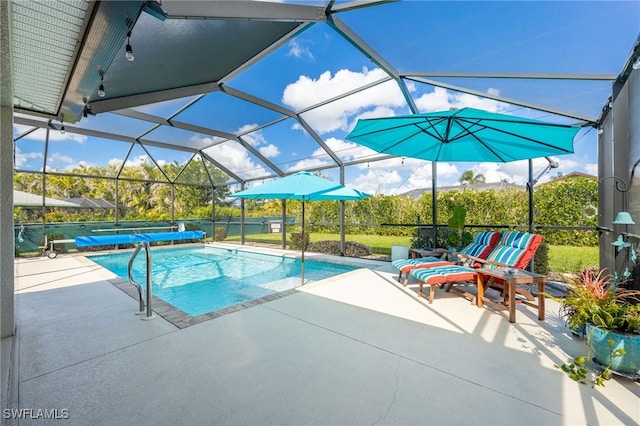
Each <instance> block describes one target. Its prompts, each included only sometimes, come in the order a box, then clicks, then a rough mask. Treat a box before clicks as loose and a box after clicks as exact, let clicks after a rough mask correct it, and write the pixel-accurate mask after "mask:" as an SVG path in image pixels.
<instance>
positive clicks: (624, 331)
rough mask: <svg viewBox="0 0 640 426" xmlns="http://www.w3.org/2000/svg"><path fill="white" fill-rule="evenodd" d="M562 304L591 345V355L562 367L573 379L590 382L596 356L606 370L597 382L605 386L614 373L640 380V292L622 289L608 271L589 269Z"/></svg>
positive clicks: (571, 325)
mask: <svg viewBox="0 0 640 426" xmlns="http://www.w3.org/2000/svg"><path fill="white" fill-rule="evenodd" d="M569 281H570V282H571V288H570V290H569V292H568V293H567V295H566V296H565V297H564V298H563V299H558V298H556V297H553V296H551V297H552V298H553V299H555V300H557V301H558V302H559V303H560V304H561V314H562V315H563V316H564V317H565V318H566V321H567V324H568V325H569V328H570V329H571V330H572V332H573V333H574V334H577V335H581V336H582V337H584V338H585V339H586V342H587V347H588V350H587V355H586V357H584V356H579V357H576V358H574V360H573V362H571V363H569V364H564V365H562V366H560V368H561V369H562V370H563V371H565V372H567V373H568V374H569V375H570V377H571V378H573V379H574V380H577V381H579V382H582V383H586V381H587V375H588V370H587V368H586V365H587V362H588V360H589V359H590V358H591V356H593V359H594V360H595V361H596V363H597V364H599V365H600V366H602V367H604V369H603V370H602V371H601V372H600V373H599V374H597V375H596V376H595V378H594V379H593V384H594V385H600V386H602V385H604V380H606V379H608V378H609V377H610V375H611V373H612V372H615V373H619V374H621V375H624V376H628V377H631V378H634V379H638V378H640V292H638V291H635V290H628V289H625V288H622V287H618V285H617V283H616V282H615V281H614V280H613V279H612V276H611V275H608V274H606V273H605V270H599V269H595V268H592V269H586V270H584V271H582V273H581V274H580V276H579V278H578V279H575V280H569Z"/></svg>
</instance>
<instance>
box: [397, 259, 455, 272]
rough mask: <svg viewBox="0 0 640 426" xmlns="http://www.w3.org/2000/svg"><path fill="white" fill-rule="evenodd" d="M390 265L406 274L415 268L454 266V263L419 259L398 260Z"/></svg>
mask: <svg viewBox="0 0 640 426" xmlns="http://www.w3.org/2000/svg"><path fill="white" fill-rule="evenodd" d="M391 264H392V265H393V266H394V267H395V268H397V269H399V270H401V271H402V272H407V271H410V270H411V269H415V268H428V267H432V266H442V265H455V262H447V261H444V260H442V259H440V258H439V257H421V258H419V259H398V260H394V261H393V262H391Z"/></svg>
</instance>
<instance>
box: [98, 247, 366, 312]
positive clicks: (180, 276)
mask: <svg viewBox="0 0 640 426" xmlns="http://www.w3.org/2000/svg"><path fill="white" fill-rule="evenodd" d="M151 253H152V257H151V259H152V274H151V283H152V291H153V295H154V296H156V297H158V298H160V299H162V300H164V301H165V302H167V303H169V304H170V305H172V306H174V307H176V308H178V309H180V310H181V311H183V312H185V313H187V314H189V315H191V316H197V315H202V314H205V313H208V312H212V311H215V310H218V309H222V308H225V307H228V306H232V305H236V304H238V303H242V302H246V301H249V300H254V299H258V298H260V297H264V296H267V295H270V294H273V293H278V292H281V291H284V290H289V289H292V288H295V287H298V286H299V285H300V270H301V262H300V260H299V259H291V258H286V257H282V256H272V255H266V254H258V253H247V252H243V251H236V250H226V249H219V248H213V247H205V246H202V247H188V248H177V249H155V250H154V249H153V248H152V249H151ZM130 257H131V253H130V252H129V253H114V254H106V255H98V256H91V257H88V259H91V260H92V261H93V262H95V263H97V264H98V265H100V266H102V267H103V268H106V269H108V270H110V271H111V272H113V273H114V274H116V275H118V276H120V277H121V278H123V279H125V280H126V279H128V277H127V267H128V264H129V258H130ZM354 269H356V267H353V266H346V265H338V264H333V263H325V262H317V261H313V260H308V259H305V262H304V278H305V283H309V282H311V281H317V280H321V279H324V278H329V277H332V276H334V275H338V274H342V273H345V272H348V271H352V270H354ZM145 274H146V259H145V255H144V252H140V253H139V254H138V256H137V257H136V259H135V261H134V263H133V277H134V279H135V280H136V281H137V282H138V283H140V284H141V285H143V286H144V285H145V276H146V275H145Z"/></svg>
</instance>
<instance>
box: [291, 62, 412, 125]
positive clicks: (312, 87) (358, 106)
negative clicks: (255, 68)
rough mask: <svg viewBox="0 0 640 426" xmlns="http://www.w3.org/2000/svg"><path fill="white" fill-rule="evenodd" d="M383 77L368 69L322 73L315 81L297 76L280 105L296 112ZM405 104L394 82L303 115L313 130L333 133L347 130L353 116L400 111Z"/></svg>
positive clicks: (383, 75) (378, 70) (379, 72)
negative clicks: (382, 110)
mask: <svg viewBox="0 0 640 426" xmlns="http://www.w3.org/2000/svg"><path fill="white" fill-rule="evenodd" d="M386 76H387V75H386V74H385V73H384V72H383V71H382V70H380V69H374V70H368V69H366V68H365V69H363V70H362V72H353V71H349V70H340V71H338V72H336V73H335V75H332V74H331V72H329V71H325V72H324V73H322V74H321V75H320V76H319V77H318V78H317V79H313V78H310V77H307V76H300V77H299V78H298V80H297V81H296V82H294V83H291V84H289V85H288V86H287V87H286V88H285V90H284V92H283V94H282V102H283V103H284V104H285V105H287V106H289V107H291V108H292V109H294V110H296V111H298V110H301V109H303V108H306V107H308V106H310V105H315V104H318V103H320V102H322V101H325V100H327V99H331V98H333V97H337V96H339V95H341V94H343V93H345V92H348V91H350V90H353V89H354V88H357V87H362V86H364V85H367V84H369V83H372V82H375V81H378V80H380V79H382V78H385V77H386ZM405 105H406V103H405V100H404V97H403V96H402V93H401V92H400V89H399V88H398V86H397V85H396V84H395V83H394V82H392V81H388V82H385V83H382V84H379V85H377V86H375V88H373V89H370V90H365V91H362V92H358V93H356V94H354V95H351V96H348V97H346V98H343V99H340V100H338V101H334V102H331V103H330V104H328V105H324V106H322V107H319V108H316V109H314V110H312V111H308V112H306V113H304V114H302V116H303V118H304V119H305V120H306V121H307V122H308V123H309V125H311V127H312V128H313V129H315V130H316V131H317V132H318V133H320V134H324V133H328V132H332V131H335V130H344V131H347V130H349V124H350V122H351V120H352V118H353V116H354V115H356V114H359V113H360V114H361V113H364V112H367V111H371V110H372V109H375V108H378V107H385V108H400V107H403V106H405Z"/></svg>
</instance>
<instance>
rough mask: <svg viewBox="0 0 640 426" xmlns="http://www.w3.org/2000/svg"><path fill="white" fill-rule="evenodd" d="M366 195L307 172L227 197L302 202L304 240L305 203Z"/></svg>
mask: <svg viewBox="0 0 640 426" xmlns="http://www.w3.org/2000/svg"><path fill="white" fill-rule="evenodd" d="M368 196H369V195H368V194H365V193H364V192H360V191H358V190H356V189H353V188H349V187H347V186H344V185H341V184H339V183H335V182H332V181H330V180H327V179H324V178H321V177H319V176H316V175H314V174H312V173H309V172H298V173H294V174H292V175H289V176H285V177H283V178H281V179H277V180H274V181H271V182H267V183H265V184H263V185H260V186H256V187H254V188H249V189H246V190H244V191H240V192H236V193H235V194H232V195H230V196H229V197H234V198H248V199H252V200H255V199H273V198H277V199H281V200H300V201H302V236H303V238H304V206H305V201H320V200H343V201H346V200H360V199H362V198H365V197H368ZM301 262H302V284H304V241H302V258H301Z"/></svg>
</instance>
